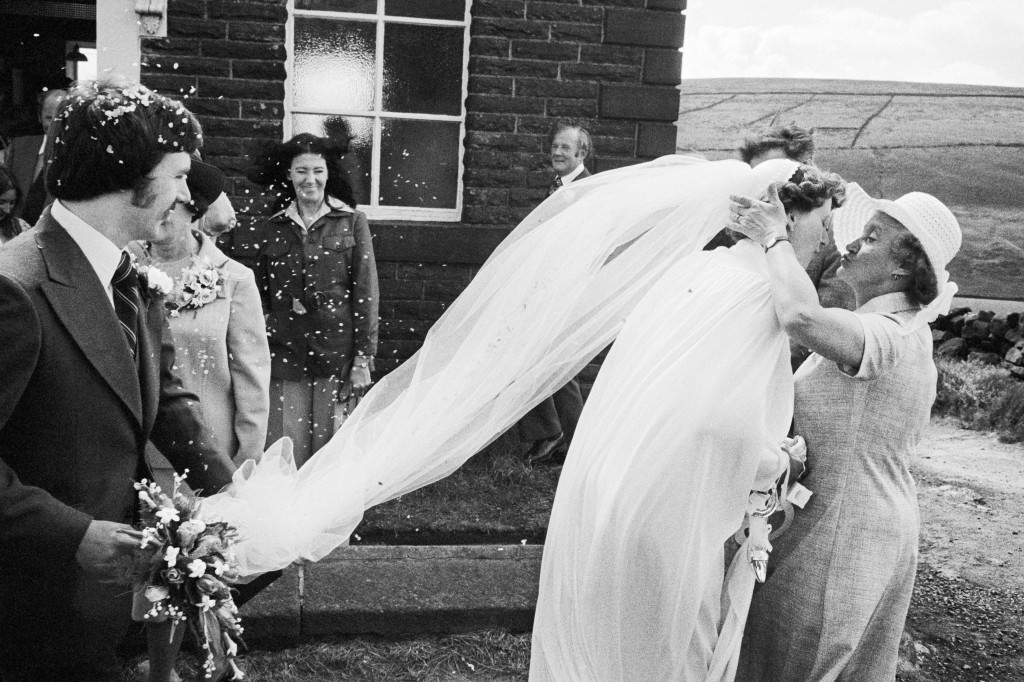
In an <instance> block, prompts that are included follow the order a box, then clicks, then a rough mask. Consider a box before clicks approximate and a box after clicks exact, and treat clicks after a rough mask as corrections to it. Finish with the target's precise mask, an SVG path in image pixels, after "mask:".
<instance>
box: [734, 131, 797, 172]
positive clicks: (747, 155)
mask: <svg viewBox="0 0 1024 682" xmlns="http://www.w3.org/2000/svg"><path fill="white" fill-rule="evenodd" d="M773 149H781V150H782V153H783V154H785V155H786V158H787V159H793V160H794V161H799V162H800V163H810V162H811V160H812V159H813V158H814V128H801V127H800V126H798V125H796V124H793V123H791V124H790V125H788V126H774V127H772V128H765V129H763V130H761V131H760V132H757V133H754V134H752V135H747V136H746V137H745V138H743V142H742V143H741V144H740V146H739V148H738V149H737V151H738V152H739V154H740V158H741V159H743V161H744V162H745V163H750V161H751V159H754V158H757V157H758V156H761V155H762V154H765V153H767V152H770V151H771V150H773Z"/></svg>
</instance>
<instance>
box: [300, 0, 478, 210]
mask: <svg viewBox="0 0 1024 682" xmlns="http://www.w3.org/2000/svg"><path fill="white" fill-rule="evenodd" d="M291 21H292V26H291V36H292V47H293V50H292V53H291V65H290V69H289V82H288V85H287V88H288V97H287V99H288V102H287V105H288V113H289V115H288V119H287V123H286V126H287V127H288V135H289V136H290V135H296V134H298V133H313V134H316V135H323V136H329V137H333V138H336V139H339V140H346V141H347V142H348V146H349V152H348V154H347V155H346V157H345V159H344V165H345V168H346V172H347V173H348V180H349V182H350V183H351V185H352V188H353V190H354V192H355V197H356V201H358V202H359V204H360V208H362V209H363V210H365V211H366V213H367V214H368V215H369V216H370V217H371V218H385V219H389V218H390V219H405V220H459V219H460V218H461V210H462V190H461V184H460V182H461V175H462V173H461V171H462V139H463V137H464V135H465V118H466V113H465V105H464V102H465V99H466V69H467V61H468V49H467V47H468V41H469V33H468V32H469V17H468V9H467V0H431V2H424V1H423V0H295V12H294V14H293V17H292V19H291Z"/></svg>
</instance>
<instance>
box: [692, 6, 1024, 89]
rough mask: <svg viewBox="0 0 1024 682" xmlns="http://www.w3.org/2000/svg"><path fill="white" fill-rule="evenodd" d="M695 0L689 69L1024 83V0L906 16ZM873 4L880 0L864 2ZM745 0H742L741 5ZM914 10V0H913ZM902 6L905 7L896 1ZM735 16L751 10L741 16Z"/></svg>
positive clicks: (708, 74)
mask: <svg viewBox="0 0 1024 682" xmlns="http://www.w3.org/2000/svg"><path fill="white" fill-rule="evenodd" d="M746 2H759V3H760V4H761V6H762V7H763V5H764V3H763V0H738V1H737V2H730V3H720V6H721V5H725V4H727V5H729V6H730V10H731V14H726V13H724V12H721V11H719V10H718V9H717V8H716V9H715V10H713V11H712V10H710V9H707V11H705V9H706V8H705V7H704V6H702V3H701V2H694V3H691V7H692V9H691V12H688V18H687V29H686V38H685V41H684V48H683V77H684V78H717V77H728V78H736V77H748V78H750V77H754V78H760V77H775V78H854V79H867V80H899V81H920V82H939V83H972V84H979V85H1008V86H1018V87H1019V86H1024V72H1022V71H1021V69H1020V67H1019V65H1020V64H1021V63H1024V40H1021V39H1020V37H1019V36H1021V35H1022V34H1024V3H1022V2H1020V0H969V1H968V0H952V1H948V2H945V3H942V4H938V5H936V4H934V3H932V4H931V5H930V7H931V8H930V9H921V8H918V9H915V10H914V11H913V12H904V13H903V16H899V15H896V14H894V13H893V12H888V11H886V9H885V6H883V5H878V6H877V8H868V7H850V6H846V7H836V8H828V7H824V6H822V5H816V4H808V3H806V1H805V2H803V3H801V4H797V3H796V2H795V1H793V0H783V1H782V2H776V3H771V4H772V5H773V7H774V8H775V10H776V11H774V12H772V13H770V14H766V13H764V12H763V11H759V10H758V9H757V8H754V7H753V5H752V6H751V12H750V13H747V12H744V11H742V10H743V8H742V7H739V6H742V5H744V4H745V3H746ZM862 4H863V5H871V4H872V3H870V2H867V3H862ZM738 5H739V6H738ZM903 9H904V10H905V9H906V7H905V6H904V8H903ZM895 11H898V9H897V10H894V12H895ZM732 17H744V18H745V20H744V19H733V18H732Z"/></svg>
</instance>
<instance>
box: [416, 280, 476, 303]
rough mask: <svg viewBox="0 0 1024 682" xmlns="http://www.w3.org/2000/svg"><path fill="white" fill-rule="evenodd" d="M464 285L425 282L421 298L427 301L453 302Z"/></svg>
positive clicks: (448, 282) (446, 282)
mask: <svg viewBox="0 0 1024 682" xmlns="http://www.w3.org/2000/svg"><path fill="white" fill-rule="evenodd" d="M465 288H466V285H465V284H463V283H462V282H453V281H437V282H425V283H424V285H423V298H424V299H426V300H428V301H447V302H449V303H450V302H451V301H454V300H455V299H456V298H457V297H458V295H459V294H461V293H462V292H463V290H464V289H465Z"/></svg>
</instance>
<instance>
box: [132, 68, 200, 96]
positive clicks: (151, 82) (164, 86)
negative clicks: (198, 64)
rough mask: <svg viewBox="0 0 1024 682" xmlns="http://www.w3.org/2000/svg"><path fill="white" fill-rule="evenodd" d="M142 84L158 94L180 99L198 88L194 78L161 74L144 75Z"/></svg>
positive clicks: (150, 73)
mask: <svg viewBox="0 0 1024 682" xmlns="http://www.w3.org/2000/svg"><path fill="white" fill-rule="evenodd" d="M142 83H143V85H145V86H146V87H148V88H151V89H153V90H156V91H157V92H159V93H161V94H164V95H170V96H171V97H174V98H178V97H180V96H181V95H184V94H186V93H189V92H190V91H192V90H193V89H194V88H195V87H196V78H195V77H194V76H178V75H171V74H164V73H159V72H149V73H143V74H142Z"/></svg>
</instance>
